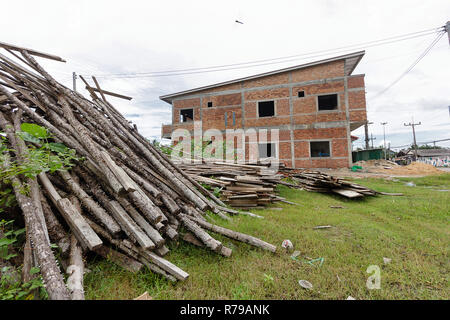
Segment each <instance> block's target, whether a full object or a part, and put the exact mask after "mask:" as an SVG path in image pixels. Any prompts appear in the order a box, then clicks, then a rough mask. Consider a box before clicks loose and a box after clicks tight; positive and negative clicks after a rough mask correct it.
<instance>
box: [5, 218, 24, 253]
mask: <svg viewBox="0 0 450 320" xmlns="http://www.w3.org/2000/svg"><path fill="white" fill-rule="evenodd" d="M13 222H14V220H10V221H5V220H3V219H2V220H0V234H2V235H3V237H2V238H0V259H3V260H9V259H11V258H13V257H15V256H16V254H14V253H9V248H8V247H9V246H11V245H13V244H14V243H15V242H16V241H17V236H19V235H20V234H22V233H24V232H25V229H19V230H13V229H12V228H11V225H12V223H13Z"/></svg>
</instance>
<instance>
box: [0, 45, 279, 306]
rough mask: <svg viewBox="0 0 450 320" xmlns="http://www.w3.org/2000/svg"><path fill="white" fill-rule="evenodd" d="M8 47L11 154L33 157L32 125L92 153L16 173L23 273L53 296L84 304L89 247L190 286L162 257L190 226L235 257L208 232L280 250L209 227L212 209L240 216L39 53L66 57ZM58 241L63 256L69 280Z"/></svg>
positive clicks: (0, 121) (0, 66)
mask: <svg viewBox="0 0 450 320" xmlns="http://www.w3.org/2000/svg"><path fill="white" fill-rule="evenodd" d="M0 48H3V49H4V50H5V51H6V52H5V51H3V52H0V128H1V130H2V131H3V132H5V133H6V135H7V143H8V144H9V146H8V147H9V148H10V149H12V150H14V151H9V152H8V153H7V156H9V157H10V159H11V161H18V162H19V163H20V161H21V159H25V158H26V156H27V151H28V148H27V145H26V144H25V142H24V141H23V140H21V139H20V138H19V137H18V136H17V135H16V133H17V132H18V131H20V126H21V123H24V122H27V123H35V124H38V125H40V126H43V127H45V128H46V129H47V130H48V131H49V132H50V133H51V135H52V141H54V142H58V143H63V144H64V145H65V146H67V147H69V148H72V149H74V150H76V153H77V155H78V156H80V157H84V159H83V160H82V161H79V163H77V164H76V166H75V167H74V168H73V169H72V170H70V171H59V172H57V173H55V174H51V175H50V174H46V173H44V172H42V173H40V174H39V175H38V177H36V178H25V177H22V176H18V177H15V178H13V181H12V184H11V185H12V187H13V188H14V193H15V196H16V200H17V203H18V204H19V206H20V209H21V210H20V211H21V214H22V215H23V218H24V222H25V226H26V231H27V232H26V235H27V245H26V248H29V249H30V250H24V257H23V259H24V260H23V261H24V262H23V265H24V268H23V274H25V275H27V274H29V271H30V267H31V266H33V265H35V266H39V268H40V273H41V275H42V277H43V280H44V283H45V286H46V290H47V292H48V294H49V297H50V299H83V298H84V293H83V268H84V266H83V254H84V253H86V252H87V251H94V252H96V253H97V254H99V255H101V256H104V257H109V258H110V259H112V260H113V261H115V262H116V263H118V264H120V265H122V266H124V267H125V268H127V269H129V270H132V271H137V270H140V269H141V268H142V267H143V266H144V265H145V266H147V267H148V268H149V269H150V270H152V271H154V272H156V273H159V274H161V275H163V276H165V277H167V278H168V279H170V280H173V281H176V280H185V279H186V278H187V277H188V276H189V275H188V273H186V272H185V271H183V270H181V269H180V268H178V267H177V266H175V265H174V264H172V263H170V262H169V261H167V260H166V259H164V258H162V256H164V255H165V254H166V253H167V252H168V251H169V249H168V248H167V247H166V245H165V244H166V242H167V241H168V240H176V239H177V238H178V237H179V235H181V231H182V230H185V231H186V233H185V234H184V236H183V237H180V238H182V239H184V240H186V241H188V242H192V243H195V244H199V245H202V246H204V247H207V248H208V249H210V250H213V251H215V252H217V253H218V254H221V255H223V256H230V255H231V249H230V248H227V247H225V246H224V245H223V244H222V243H221V242H219V241H217V240H216V239H214V238H213V237H212V236H211V235H210V234H209V233H207V232H206V231H205V230H208V231H212V232H214V233H218V234H222V235H225V236H227V237H229V238H232V239H235V240H239V241H243V242H246V243H249V244H251V245H254V246H257V247H261V248H263V249H267V250H270V251H272V252H275V250H276V247H275V246H273V245H271V244H269V243H266V242H264V241H262V240H259V239H257V238H254V237H252V236H249V235H245V234H241V233H238V232H234V231H232V230H229V229H225V228H222V227H219V226H216V225H213V224H211V223H209V222H207V220H206V219H205V217H204V213H205V211H206V210H210V211H211V212H213V213H215V214H217V215H219V216H221V217H224V218H228V216H227V215H226V213H230V214H237V213H238V212H237V211H235V210H232V209H229V208H227V207H226V205H225V204H224V203H223V202H222V201H221V200H219V199H218V198H216V197H215V196H214V195H213V194H212V193H211V192H210V191H208V190H206V189H205V188H203V187H202V186H201V185H200V184H199V183H198V182H197V181H195V180H194V179H192V178H191V177H190V176H189V175H188V174H186V173H185V172H183V170H181V169H180V168H178V167H177V166H176V165H174V164H173V163H172V162H171V161H170V160H169V159H168V158H167V157H166V155H164V154H163V153H161V152H160V151H159V150H158V149H157V148H155V147H154V146H152V145H151V144H150V143H148V141H147V140H146V139H145V138H144V137H143V136H141V135H140V134H139V133H138V131H137V128H136V127H135V126H132V125H131V124H130V123H129V122H128V121H127V120H126V119H125V118H124V117H123V116H122V115H121V114H120V113H119V112H118V111H117V110H116V109H115V108H114V107H113V106H112V105H111V104H110V103H109V102H108V101H107V100H106V98H105V94H111V93H110V92H107V91H103V90H102V89H101V88H100V86H99V84H98V82H97V81H96V79H95V78H94V77H93V80H94V83H95V88H94V87H91V86H90V85H89V84H88V83H87V82H86V81H85V79H83V81H85V84H86V88H87V89H88V91H89V92H90V95H91V98H92V100H88V99H86V98H84V97H83V96H82V95H80V94H79V93H77V92H75V91H72V90H70V89H68V88H67V87H65V86H63V85H62V84H60V83H58V82H57V81H56V80H55V79H54V78H53V77H52V76H51V75H50V74H48V73H47V72H46V71H45V70H44V69H43V68H42V67H41V65H40V64H39V63H38V62H37V61H36V60H35V58H34V56H39V57H43V58H48V59H53V60H57V61H64V60H62V59H61V58H59V57H56V56H53V55H49V54H45V53H42V52H38V51H36V50H31V49H25V48H21V47H17V46H14V45H9V44H5V43H1V42H0ZM116 96H118V95H116ZM2 165H3V166H8V163H7V162H5V161H4V162H3V163H2ZM25 186H28V187H29V190H30V191H29V192H28V193H24V192H23V190H24V187H25ZM264 187H265V186H264ZM228 219H229V218H228ZM181 226H183V227H184V228H183V229H180V227H181ZM51 243H55V244H57V245H58V247H59V249H60V251H61V255H62V257H63V260H61V261H60V262H61V265H62V266H63V267H64V268H65V271H66V272H67V273H68V274H69V278H68V280H67V284H66V283H64V278H63V276H62V274H61V272H60V267H59V264H58V263H57V260H56V258H55V254H54V252H53V251H52V249H51V246H50V244H51Z"/></svg>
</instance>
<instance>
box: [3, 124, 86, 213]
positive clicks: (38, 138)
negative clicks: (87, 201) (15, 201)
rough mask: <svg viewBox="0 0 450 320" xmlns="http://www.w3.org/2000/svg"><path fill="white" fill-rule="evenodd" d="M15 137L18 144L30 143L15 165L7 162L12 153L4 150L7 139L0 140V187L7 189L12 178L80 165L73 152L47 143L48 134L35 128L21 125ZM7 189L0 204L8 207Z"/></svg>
mask: <svg viewBox="0 0 450 320" xmlns="http://www.w3.org/2000/svg"><path fill="white" fill-rule="evenodd" d="M21 130H22V131H20V132H17V136H18V137H20V138H21V139H22V140H24V141H27V142H31V144H28V145H27V149H28V150H27V152H26V154H25V155H24V159H22V160H21V161H17V160H16V159H14V158H12V159H11V158H10V153H11V152H13V153H16V151H15V150H13V149H8V147H7V144H6V142H7V138H6V137H5V136H4V135H0V136H1V140H0V167H2V170H1V172H0V184H2V185H8V184H10V182H11V179H12V178H13V177H16V176H19V175H23V176H24V177H26V178H33V177H36V176H37V175H38V174H39V173H41V172H50V173H53V172H55V171H58V170H68V169H70V168H71V167H73V166H74V162H75V161H80V160H82V158H78V157H76V155H75V150H73V149H69V148H68V147H66V146H65V145H64V144H62V143H57V142H49V140H50V139H51V138H52V136H51V134H50V133H49V132H48V131H47V129H45V128H44V127H41V126H39V125H37V124H33V123H22V124H21ZM10 194H11V189H5V190H4V191H3V192H2V193H0V199H1V200H0V204H1V205H8V204H11V201H12V198H11V197H10V196H9V195H10Z"/></svg>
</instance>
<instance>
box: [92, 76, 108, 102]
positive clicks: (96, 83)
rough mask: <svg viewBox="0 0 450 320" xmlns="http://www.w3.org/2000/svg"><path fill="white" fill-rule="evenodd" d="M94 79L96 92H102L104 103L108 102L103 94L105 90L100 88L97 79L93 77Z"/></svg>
mask: <svg viewBox="0 0 450 320" xmlns="http://www.w3.org/2000/svg"><path fill="white" fill-rule="evenodd" d="M92 79H93V80H94V83H95V86H96V87H97V90H96V91H98V92H100V95H101V96H102V99H103V101H105V102H106V98H105V95H104V94H103V90H102V89H101V88H100V85H99V84H98V81H97V79H96V78H95V77H94V76H92Z"/></svg>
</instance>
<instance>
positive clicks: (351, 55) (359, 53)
mask: <svg viewBox="0 0 450 320" xmlns="http://www.w3.org/2000/svg"><path fill="white" fill-rule="evenodd" d="M365 53H366V52H365V50H361V51H357V52H353V53H348V54H345V55H341V56H336V57H332V58H327V59H322V60H317V61H313V62H308V63H305V64H300V65H296V66H293V67H287V68H283V69H277V70H274V71H269V72H264V73H259V74H255V75H252V76H247V77H243V78H238V79H234V80H228V81H224V82H218V83H215V84H211V85H207V86H202V87H197V88H193V89H189V90H184V91H179V92H176V93H171V94H167V95H163V96H159V99H160V100H163V101H165V102H167V103H171V102H172V100H173V98H175V97H178V96H183V95H186V94H189V93H194V92H197V91H202V90H207V89H211V88H216V87H221V86H225V85H229V84H234V83H237V82H242V81H248V80H253V79H257V78H262V77H267V76H271V75H275V74H278V73H283V72H288V71H294V70H298V69H303V68H308V67H312V66H316V65H319V64H325V63H329V62H334V61H339V60H344V59H349V58H355V57H358V60H357V61H356V63H354V66H353V67H352V68H351V70H350V72H348V74H347V75H351V74H352V72H353V71H354V70H355V68H356V66H357V65H358V64H359V62H360V61H361V59H362V57H363V56H364V54H365Z"/></svg>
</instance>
